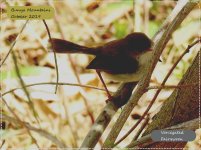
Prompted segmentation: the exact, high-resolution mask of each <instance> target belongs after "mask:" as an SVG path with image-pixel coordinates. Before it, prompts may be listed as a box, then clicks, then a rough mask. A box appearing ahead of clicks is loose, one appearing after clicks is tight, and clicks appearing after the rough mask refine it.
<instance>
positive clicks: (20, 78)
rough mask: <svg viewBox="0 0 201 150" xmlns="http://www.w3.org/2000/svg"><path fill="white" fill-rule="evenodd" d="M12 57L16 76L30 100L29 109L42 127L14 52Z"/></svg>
mask: <svg viewBox="0 0 201 150" xmlns="http://www.w3.org/2000/svg"><path fill="white" fill-rule="evenodd" d="M11 54H12V57H13V62H14V66H15V71H16V74H17V77H18V78H19V81H20V84H21V86H22V89H23V91H24V93H25V95H26V97H27V99H28V104H29V107H30V108H31V110H32V111H33V114H34V117H35V119H36V121H37V122H38V124H39V125H40V122H39V120H38V116H37V112H36V111H35V108H34V104H33V102H32V100H31V96H30V94H29V91H28V90H27V88H26V84H25V83H24V80H23V79H22V76H21V73H20V69H19V66H18V62H17V58H16V56H15V54H14V52H13V51H12V53H11Z"/></svg>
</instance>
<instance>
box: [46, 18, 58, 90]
mask: <svg viewBox="0 0 201 150" xmlns="http://www.w3.org/2000/svg"><path fill="white" fill-rule="evenodd" d="M43 23H44V25H45V28H46V30H47V33H48V36H49V40H50V43H51V48H52V49H53V46H52V37H51V34H50V30H49V28H48V25H47V23H46V21H45V20H43ZM53 53H54V61H55V67H56V75H57V79H56V82H57V83H58V82H59V70H58V63H57V55H56V52H55V49H53ZM57 88H58V84H56V87H55V93H57Z"/></svg>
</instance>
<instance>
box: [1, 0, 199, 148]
mask: <svg viewBox="0 0 201 150" xmlns="http://www.w3.org/2000/svg"><path fill="white" fill-rule="evenodd" d="M30 4H31V5H51V6H52V7H54V8H55V14H56V15H55V18H54V19H51V20H47V21H46V22H47V24H48V27H49V29H50V31H51V36H52V37H55V38H62V36H63V38H65V39H67V40H69V41H72V42H75V43H78V44H81V45H86V46H97V45H101V44H103V43H106V42H108V41H111V40H114V39H119V38H122V37H124V36H126V35H127V34H128V33H131V32H139V31H140V32H144V33H146V34H147V35H148V36H149V37H150V38H151V37H153V35H154V34H155V32H156V31H157V30H158V28H159V27H160V26H161V24H162V22H163V21H164V20H165V18H166V17H167V16H168V14H169V13H170V12H171V11H172V9H173V8H174V6H175V4H176V1H168V0H166V1H137V0H136V1H134V5H133V1H131V0H113V1H112V0H107V1H106V0H104V1H92V0H65V1H42V2H41V1H39V0H38V1H20V0H14V1H11V0H10V1H9V0H7V1H2V2H1V12H2V15H1V36H0V43H1V44H0V45H1V51H0V53H1V61H2V60H3V59H4V58H5V56H6V54H7V53H8V50H9V49H10V46H11V43H12V41H13V38H15V36H16V35H17V34H18V33H19V31H20V30H21V28H22V26H23V24H24V23H25V21H23V20H17V21H16V20H11V19H9V18H7V16H6V13H5V11H6V7H7V6H8V5H11V6H14V5H19V6H24V5H30ZM133 6H134V7H133ZM199 35H200V8H199V7H198V6H197V7H196V8H195V9H194V10H193V11H192V12H191V13H190V14H189V15H188V17H187V18H186V19H185V20H184V22H183V23H182V24H181V26H180V27H179V28H178V29H177V30H176V31H175V32H174V34H173V35H172V38H171V40H170V41H169V43H168V44H167V46H166V48H165V49H164V51H163V54H162V56H161V59H162V63H158V64H157V67H156V68H155V71H154V73H153V75H152V81H151V85H160V83H161V81H162V80H163V78H164V76H165V75H166V73H167V72H168V69H170V67H171V66H172V64H174V62H175V61H176V58H178V57H179V55H180V54H181V53H182V51H183V50H184V49H185V48H186V47H187V46H188V44H190V43H192V42H193V41H194V40H195V39H196V38H197V37H198V36H199ZM47 44H48V35H47V31H46V28H45V26H44V24H43V22H42V21H41V20H31V21H30V22H29V23H28V24H27V26H26V28H25V30H24V31H23V33H22V34H21V35H20V38H19V39H18V41H17V43H16V45H15V47H14V48H13V51H14V52H15V55H16V56H17V63H18V66H19V70H20V73H21V77H22V79H23V80H24V82H25V84H26V85H28V84H32V83H40V82H55V81H56V71H55V62H54V56H53V53H52V52H49V49H48V48H47ZM198 50H199V49H198V47H196V48H193V49H191V51H190V52H189V53H188V54H186V56H185V57H184V58H183V59H182V61H181V62H180V63H179V65H178V67H177V68H176V69H175V70H174V73H173V75H172V76H171V77H170V78H169V80H168V82H167V85H176V84H177V83H178V82H179V81H180V79H181V78H182V76H183V74H184V73H185V71H186V70H187V68H188V67H189V65H190V64H191V62H192V60H193V58H194V56H195V55H196V53H197V52H198ZM92 58H93V57H92V56H87V55H81V54H71V55H62V54H58V55H57V62H58V67H59V82H65V83H81V84H83V85H92V86H96V87H99V88H103V87H102V84H101V83H100V81H99V79H98V78H97V75H96V74H95V72H94V71H93V70H86V69H85V66H86V65H87V64H88V63H89V62H90V61H91V60H92ZM72 64H73V65H72ZM0 75H1V92H2V93H5V92H6V91H9V90H11V89H13V88H16V87H21V85H20V83H19V79H18V77H17V75H16V72H15V66H14V63H13V60H12V57H11V56H9V57H8V58H7V60H6V62H5V63H4V64H3V65H2V66H1V74H0ZM76 75H77V76H76ZM107 85H108V88H109V89H110V90H111V91H115V90H116V89H117V87H118V85H119V83H114V82H113V83H110V82H107ZM28 91H29V93H30V95H31V99H32V102H33V104H34V109H35V111H36V112H37V115H38V118H39V121H40V126H39V124H38V123H37V121H36V119H35V118H34V115H33V113H32V111H31V108H30V106H29V105H27V101H28V99H27V97H26V95H25V93H24V91H23V90H21V89H20V90H15V91H14V92H11V93H9V94H6V95H5V96H3V98H4V99H5V100H6V102H7V103H8V104H9V106H10V107H11V108H12V110H13V111H14V112H15V113H16V114H17V115H18V116H19V117H20V118H21V120H23V121H26V122H29V123H30V124H31V125H33V126H35V127H41V128H42V129H43V130H46V131H48V132H50V133H52V134H53V135H56V137H58V139H60V140H61V141H63V142H64V143H65V144H66V145H67V146H68V147H78V146H79V145H80V144H81V143H82V141H83V139H84V137H85V136H86V134H87V132H88V130H89V129H90V127H91V125H92V119H90V117H89V115H88V112H91V113H92V114H93V118H96V117H97V115H98V114H99V113H100V111H101V108H103V107H104V105H105V99H106V95H105V92H103V91H100V90H95V89H90V88H81V87H74V86H59V88H58V92H57V94H54V91H55V85H37V86H31V87H29V88H28ZM154 91H155V90H150V91H148V92H147V93H146V94H144V96H143V97H142V98H141V100H140V101H139V103H138V105H137V107H136V108H135V109H134V110H133V112H132V116H131V117H130V118H129V119H128V121H127V123H126V125H125V126H124V128H123V130H122V131H121V133H120V135H119V137H121V136H123V135H124V134H125V133H126V132H127V131H128V130H129V129H130V127H131V126H132V125H133V124H134V122H136V121H137V119H139V117H140V116H141V115H142V113H143V112H144V111H145V109H146V106H147V105H148V103H149V102H150V100H151V98H152V97H153V95H154ZM172 91H173V90H172V89H169V90H163V91H162V92H161V93H160V96H159V97H158V99H157V102H156V103H155V104H154V106H153V107H152V109H151V111H150V116H151V117H153V116H154V114H156V113H157V112H158V111H159V110H160V107H161V106H162V104H163V102H164V101H165V100H166V99H167V98H168V96H169V95H170V94H171V93H172ZM86 102H87V105H88V107H86ZM1 107H2V109H3V113H4V114H7V115H9V116H12V113H11V112H10V111H9V110H8V109H7V108H6V106H5V105H4V104H2V106H1ZM120 111H121V110H119V112H118V113H117V114H116V116H115V117H114V119H113V120H112V122H111V123H110V124H109V127H108V129H107V130H106V131H105V133H104V135H103V136H102V140H104V138H105V137H106V135H107V133H108V132H109V130H110V127H111V126H112V124H113V123H114V122H115V120H116V119H117V117H118V114H119V113H120ZM150 122H151V120H150ZM136 131H137V130H136ZM0 133H1V138H2V139H4V140H5V141H6V142H5V144H4V145H3V147H4V148H5V149H6V148H20V147H25V148H27V149H30V148H34V147H35V145H34V144H33V142H32V140H31V138H30V136H29V135H28V134H27V131H26V130H25V129H24V128H22V127H20V126H17V125H16V124H14V123H12V122H6V129H5V130H1V131H0ZM196 133H197V139H196V140H195V141H194V142H189V143H188V144H187V146H186V148H189V149H191V148H196V147H200V146H201V143H200V133H201V130H197V131H196ZM32 134H33V136H34V137H35V139H37V143H38V144H39V146H40V147H43V148H54V147H56V145H54V143H52V142H51V141H50V140H48V139H46V138H44V137H42V136H40V135H39V134H37V133H36V132H33V133H32ZM134 134H135V132H133V133H132V134H131V135H130V136H129V138H127V139H126V140H124V141H123V142H122V143H121V144H120V145H119V146H120V147H123V146H125V145H126V144H127V143H128V141H130V140H131V139H132V137H133V135H134ZM100 143H101V141H100V142H99V144H100ZM98 147H99V145H98Z"/></svg>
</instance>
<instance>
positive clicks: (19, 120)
mask: <svg viewBox="0 0 201 150" xmlns="http://www.w3.org/2000/svg"><path fill="white" fill-rule="evenodd" d="M1 99H2V101H3V102H4V104H5V105H6V107H7V108H8V110H9V111H10V112H11V113H12V114H13V116H15V118H16V119H17V120H18V123H19V124H20V125H21V126H23V127H25V128H26V130H27V132H28V134H29V135H30V137H31V139H32V140H33V142H34V144H36V146H37V147H38V148H39V149H40V147H39V145H38V143H37V141H36V139H35V138H34V137H33V135H32V134H31V132H30V131H29V128H27V126H26V124H25V123H24V122H23V121H22V120H21V119H20V118H19V117H18V115H17V114H16V113H15V112H14V111H13V110H12V109H11V108H10V106H9V105H8V103H7V102H6V100H5V99H4V98H3V97H1ZM3 116H4V114H1V117H3Z"/></svg>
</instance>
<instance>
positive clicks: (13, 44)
mask: <svg viewBox="0 0 201 150" xmlns="http://www.w3.org/2000/svg"><path fill="white" fill-rule="evenodd" d="M28 22H29V20H27V21H26V22H25V24H24V25H23V27H22V29H21V30H20V32H19V34H18V35H17V37H16V39H15V41H14V42H13V43H12V45H11V47H10V49H9V51H8V53H7V54H6V57H5V58H4V59H3V60H2V63H1V64H0V67H1V66H2V65H3V64H4V62H5V61H6V59H7V58H8V56H9V55H10V53H11V51H12V50H13V47H14V46H15V44H16V42H17V40H18V39H19V37H20V35H21V33H22V32H23V30H24V29H25V27H26V25H27V23H28Z"/></svg>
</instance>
